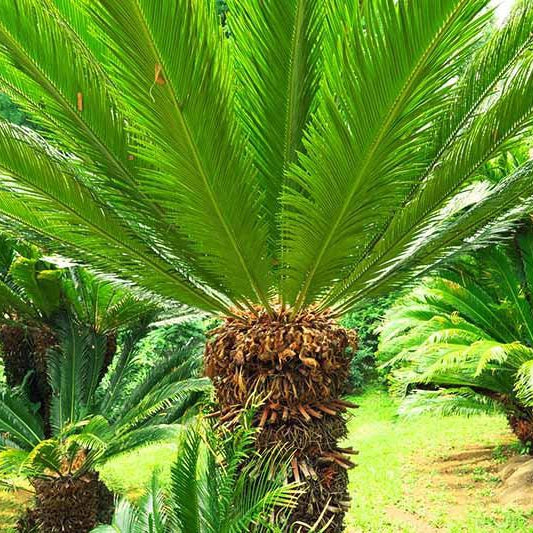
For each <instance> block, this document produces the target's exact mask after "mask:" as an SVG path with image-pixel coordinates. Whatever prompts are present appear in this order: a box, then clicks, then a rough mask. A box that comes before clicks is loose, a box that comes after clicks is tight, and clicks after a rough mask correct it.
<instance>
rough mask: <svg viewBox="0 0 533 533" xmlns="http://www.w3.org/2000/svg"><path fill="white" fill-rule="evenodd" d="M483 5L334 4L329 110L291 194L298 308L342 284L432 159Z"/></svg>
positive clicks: (290, 252) (292, 283) (455, 0)
mask: <svg viewBox="0 0 533 533" xmlns="http://www.w3.org/2000/svg"><path fill="white" fill-rule="evenodd" d="M486 4H487V2H486V1H483V0H481V1H462V0H451V1H450V0H442V1H441V0H439V1H431V2H429V1H425V0H424V1H422V2H417V3H416V4H412V3H408V2H404V1H401V2H397V3H396V4H394V6H393V5H392V4H391V3H390V2H387V1H377V2H371V3H367V4H365V7H363V8H361V7H360V6H359V3H356V2H354V3H352V4H349V5H348V4H346V3H345V2H343V1H339V2H336V1H332V2H330V7H329V18H328V21H329V22H330V25H331V29H330V30H329V34H330V35H328V36H327V37H326V41H328V39H329V41H331V44H330V48H329V53H328V54H325V56H327V57H328V58H329V60H328V62H327V63H326V64H325V67H324V68H325V76H324V79H325V80H326V81H325V83H324V86H325V89H324V96H323V99H322V100H323V102H322V104H321V105H320V107H319V110H318V113H317V119H316V120H315V121H314V122H313V126H312V128H311V132H310V134H309V141H308V142H307V143H306V148H307V153H308V155H307V156H305V157H302V159H301V163H302V169H297V168H294V169H293V171H292V172H291V174H290V180H289V182H288V187H287V190H286V193H285V195H284V205H285V208H286V211H287V212H286V216H284V226H285V229H284V235H285V236H286V239H285V246H286V248H287V253H286V260H287V264H288V266H290V267H291V268H290V272H289V274H290V276H291V278H290V280H289V281H288V284H287V290H288V291H289V292H290V294H291V297H292V298H293V297H294V294H296V293H298V298H297V304H296V307H297V308H301V307H302V305H305V304H308V303H309V302H310V301H312V300H314V299H315V298H317V297H318V296H319V295H320V293H321V292H322V291H324V290H325V289H326V288H328V287H329V286H330V284H331V283H332V282H333V281H334V280H336V279H338V278H339V277H341V276H342V273H343V272H346V269H347V267H348V266H349V263H350V261H352V260H357V259H359V258H360V254H361V251H363V250H364V249H365V247H366V246H367V245H368V244H369V242H368V238H369V237H370V240H371V238H372V235H373V232H372V230H373V229H374V227H376V226H377V227H379V226H380V225H381V223H382V221H384V220H386V217H387V216H388V215H390V213H391V212H393V211H394V210H395V209H396V208H397V207H398V204H399V203H400V204H401V200H402V198H403V197H404V195H405V194H406V193H407V190H408V187H409V185H410V183H412V181H413V180H414V179H416V176H417V172H418V171H420V170H421V169H422V168H423V166H424V164H425V162H426V161H427V158H428V155H429V154H430V153H431V143H432V133H431V129H428V128H427V125H428V124H430V123H432V122H438V121H439V120H440V116H441V113H443V112H445V111H446V105H445V104H446V102H447V99H448V98H450V97H451V96H450V95H451V92H450V90H449V85H450V84H449V82H450V81H451V80H452V79H453V78H454V77H455V76H457V75H458V74H459V72H460V69H461V68H462V64H463V61H462V59H464V57H465V54H467V53H468V51H469V50H470V46H471V44H472V42H473V40H474V39H477V38H479V33H480V30H481V28H482V26H483V22H484V20H485V19H484V17H483V16H480V12H481V10H482V9H483V8H484V7H485V6H486ZM339 13H342V14H343V16H339ZM393 43H402V45H401V47H399V46H397V45H395V44H393ZM362 57H364V58H365V59H364V61H361V58H362ZM391 72H394V75H393V76H392V77H391V75H390V73H391ZM385 79H386V80H387V83H384V82H383V80H385ZM363 109H364V110H365V111H364V113H361V110H363ZM415 146H416V148H415ZM301 190H303V191H304V194H302V193H301V192H300V191H301ZM378 199H379V209H375V208H373V206H375V205H376V204H375V203H374V202H375V201H378ZM284 215H285V213H284ZM370 220H371V221H372V222H369V221H370ZM354 237H356V238H354ZM365 238H366V239H367V240H366V241H365ZM292 298H291V299H292Z"/></svg>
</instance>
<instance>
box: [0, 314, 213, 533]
mask: <svg viewBox="0 0 533 533" xmlns="http://www.w3.org/2000/svg"><path fill="white" fill-rule="evenodd" d="M144 332H145V330H144V331H143V329H142V328H137V329H136V330H132V331H130V332H129V334H128V335H129V336H128V337H127V339H126V340H125V342H124V343H123V346H122V350H121V352H120V354H119V355H118V358H117V361H116V362H115V364H114V365H113V366H112V368H111V370H109V372H108V373H107V376H106V379H105V380H104V381H102V368H103V366H104V365H105V343H102V342H98V339H97V338H95V335H94V331H92V330H91V329H90V328H88V327H87V326H84V325H81V324H79V323H76V322H74V321H72V320H65V322H64V323H63V329H62V331H61V332H60V342H59V345H58V346H57V348H55V349H54V351H53V353H52V354H50V359H49V371H50V377H49V383H50V387H51V389H52V401H51V427H52V432H51V433H52V434H51V435H50V436H48V437H47V436H46V434H45V421H44V420H43V419H42V417H41V416H40V415H39V414H38V413H37V412H36V406H35V405H34V404H32V403H31V402H30V400H29V398H28V397H27V395H26V394H25V391H24V389H23V388H19V389H4V390H3V391H2V396H1V399H0V431H1V432H2V442H1V445H2V451H0V473H1V474H3V475H4V476H8V477H9V478H13V477H14V476H15V477H20V476H22V477H27V478H29V479H30V480H31V482H32V485H33V486H34V489H35V492H36V504H35V508H34V509H32V510H30V511H29V512H28V514H27V516H26V517H25V518H23V519H22V520H23V521H24V520H26V521H28V522H29V524H28V525H27V526H26V527H28V531H29V526H30V525H38V526H39V527H40V528H41V529H39V530H43V531H49V532H55V531H57V532H59V531H72V532H83V531H89V530H90V529H91V528H92V527H94V526H95V525H96V524H97V523H98V522H106V521H109V517H110V512H112V509H113V496H112V495H110V493H109V491H108V490H107V489H106V488H105V486H103V484H102V483H101V482H100V481H99V480H98V474H96V473H95V470H94V469H95V467H96V466H97V465H99V464H102V463H104V462H106V461H108V460H109V459H111V458H112V457H116V456H117V455H119V454H122V453H125V452H128V451H131V450H133V449H135V448H138V447H140V446H145V445H147V444H150V443H153V442H157V441H160V440H164V439H168V438H170V437H172V436H175V435H176V434H177V433H178V432H179V430H180V426H179V425H178V423H180V422H182V421H183V420H185V419H186V417H187V415H188V413H190V411H191V408H194V406H195V405H196V404H197V402H198V400H199V399H200V396H201V394H202V393H203V394H205V393H206V392H208V391H209V390H210V387H211V385H210V383H209V381H208V380H207V379H206V378H199V377H197V376H198V374H199V369H200V367H201V352H200V351H199V350H198V349H197V347H196V349H195V348H194V347H192V346H185V347H184V348H183V349H181V350H176V352H175V353H174V354H173V355H172V356H171V357H169V358H167V359H162V360H160V361H159V362H158V364H157V365H156V366H155V367H154V368H153V369H152V370H151V372H150V373H148V374H147V375H146V376H145V377H143V378H142V379H140V380H136V379H135V372H136V370H137V371H138V369H137V367H136V365H135V346H136V345H137V341H138V340H139V338H140V337H141V336H142V335H143V333H144ZM131 381H135V382H137V384H136V386H135V387H134V388H133V389H131V388H130V390H129V395H128V398H127V399H125V398H124V397H123V394H122V391H123V390H124V389H125V388H128V387H129V384H130V383H131ZM65 501H66V502H68V505H65ZM81 501H83V505H80V502H81Z"/></svg>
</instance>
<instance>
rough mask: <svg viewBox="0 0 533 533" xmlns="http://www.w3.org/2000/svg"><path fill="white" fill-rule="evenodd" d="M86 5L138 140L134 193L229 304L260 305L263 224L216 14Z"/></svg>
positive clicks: (178, 6) (187, 7) (169, 7)
mask: <svg viewBox="0 0 533 533" xmlns="http://www.w3.org/2000/svg"><path fill="white" fill-rule="evenodd" d="M91 7H92V10H93V13H94V16H95V18H96V20H97V23H98V24H99V25H100V26H101V27H102V28H104V29H105V39H106V41H107V42H108V45H109V47H110V49H111V50H112V52H113V54H114V56H115V57H114V64H113V68H114V71H115V79H116V81H117V85H118V86H119V88H120V91H121V96H122V98H123V101H124V102H125V105H126V106H127V109H128V112H129V115H130V116H131V118H132V120H133V124H132V126H133V127H134V128H135V129H136V130H137V132H136V136H138V137H140V138H141V139H142V143H141V142H139V143H138V144H137V145H136V146H135V153H136V155H137V156H138V157H139V158H140V159H141V160H142V161H144V162H145V163H146V168H144V169H143V171H142V173H141V176H142V182H141V188H142V190H144V191H145V192H146V194H147V195H148V196H149V197H150V198H154V199H155V200H156V201H157V203H158V204H160V205H161V206H163V208H164V209H165V210H166V212H167V213H168V215H167V216H168V218H169V220H170V221H171V222H173V223H175V224H176V227H178V228H179V231H180V232H181V233H182V234H185V235H187V236H188V237H189V239H190V242H194V243H195V244H194V249H195V250H196V254H195V260H196V262H197V263H198V264H200V265H201V266H202V267H203V268H204V269H205V270H207V271H208V272H210V273H211V276H212V278H215V279H217V280H218V281H219V283H220V284H221V285H222V286H223V287H227V288H228V290H230V291H231V292H232V294H233V296H234V297H235V299H237V300H238V299H251V300H253V301H257V299H259V301H261V302H262V303H264V304H266V305H267V306H268V301H267V295H268V285H267V283H268V278H269V276H268V275H267V273H268V269H267V262H266V261H265V257H266V232H265V226H264V223H263V222H262V220H261V217H260V216H259V204H258V201H257V192H258V190H257V186H256V185H254V183H255V181H256V180H255V178H254V170H253V168H252V166H251V163H250V161H249V158H247V157H245V156H244V154H245V153H246V149H245V145H244V137H243V136H242V135H241V134H240V133H239V130H238V127H237V126H238V125H237V123H236V121H235V119H234V117H233V116H232V113H231V110H232V108H233V103H232V96H233V95H232V91H231V83H232V77H231V69H230V68H229V65H230V63H229V62H230V56H229V48H228V46H224V37H223V33H222V29H221V28H220V26H219V25H218V23H217V19H216V16H215V13H214V9H213V8H212V7H211V8H210V7H209V5H208V3H207V2H204V1H203V0H194V2H192V3H191V2H189V1H188V2H184V1H182V0H180V1H179V2H177V3H176V2H174V1H170V0H169V1H166V0H165V1H163V2H158V3H157V4H154V3H153V2H149V1H146V0H128V1H126V2H121V3H120V4H117V3H116V2H111V1H108V0H101V1H99V2H98V3H95V4H94V5H93V6H91ZM200 65H201V66H202V68H198V67H199V66H200ZM204 69H207V70H208V72H204ZM154 124H157V125H158V126H157V127H156V128H154Z"/></svg>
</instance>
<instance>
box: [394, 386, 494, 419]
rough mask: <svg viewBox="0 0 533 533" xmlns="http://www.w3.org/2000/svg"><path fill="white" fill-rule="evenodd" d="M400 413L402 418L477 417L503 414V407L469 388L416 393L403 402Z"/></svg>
mask: <svg viewBox="0 0 533 533" xmlns="http://www.w3.org/2000/svg"><path fill="white" fill-rule="evenodd" d="M399 412H400V414H401V415H402V416H419V415H423V414H430V415H441V416H476V415H479V414H489V415H492V414H497V413H501V412H502V407H501V405H500V404H499V403H498V402H497V401H494V400H492V399H491V398H488V397H487V396H486V395H483V394H478V393H476V392H475V391H474V390H472V389H469V388H467V387H461V388H450V389H440V390H436V391H422V390H420V391H416V392H414V393H413V394H410V395H409V396H407V398H406V399H405V400H404V401H403V402H402V404H401V406H400V408H399Z"/></svg>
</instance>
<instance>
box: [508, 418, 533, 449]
mask: <svg viewBox="0 0 533 533" xmlns="http://www.w3.org/2000/svg"><path fill="white" fill-rule="evenodd" d="M507 420H508V422H509V426H511V429H512V431H513V433H514V434H515V435H516V437H517V438H518V440H519V441H520V442H521V443H522V444H523V445H524V446H525V447H526V448H527V449H528V450H529V454H530V455H533V413H528V412H525V411H524V412H523V413H522V414H520V415H517V414H513V415H509V416H508V417H507Z"/></svg>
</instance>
